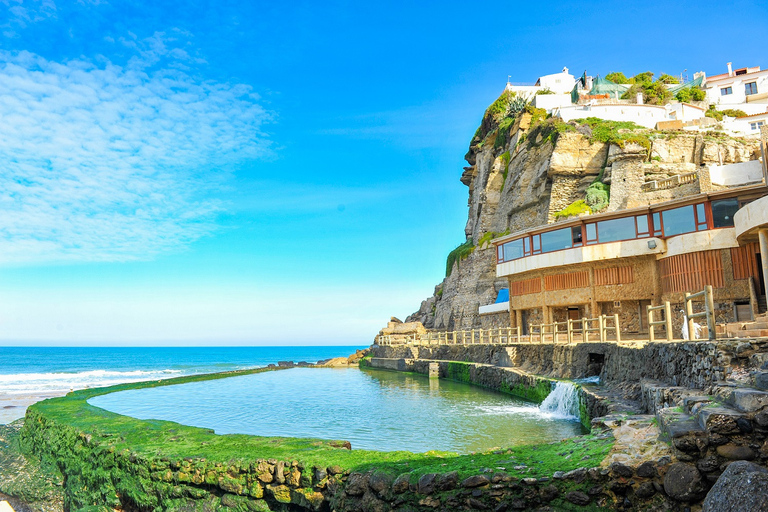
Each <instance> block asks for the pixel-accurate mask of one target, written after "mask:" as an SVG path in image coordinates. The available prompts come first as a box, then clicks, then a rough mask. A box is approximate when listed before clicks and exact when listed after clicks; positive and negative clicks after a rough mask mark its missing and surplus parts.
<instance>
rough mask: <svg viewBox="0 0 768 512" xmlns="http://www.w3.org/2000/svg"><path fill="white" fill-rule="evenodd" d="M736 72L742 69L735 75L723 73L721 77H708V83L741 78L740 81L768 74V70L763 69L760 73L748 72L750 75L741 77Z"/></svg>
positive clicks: (746, 74)
mask: <svg viewBox="0 0 768 512" xmlns="http://www.w3.org/2000/svg"><path fill="white" fill-rule="evenodd" d="M744 69H747V68H744ZM736 71H741V70H740V69H737V70H734V72H733V75H729V74H728V73H723V74H720V75H714V76H708V77H707V82H717V81H720V80H725V79H727V78H733V79H736V78H739V79H740V78H743V77H745V76H754V75H759V74H761V73H768V69H761V70H758V71H752V72H748V73H743V74H741V75H737V74H736Z"/></svg>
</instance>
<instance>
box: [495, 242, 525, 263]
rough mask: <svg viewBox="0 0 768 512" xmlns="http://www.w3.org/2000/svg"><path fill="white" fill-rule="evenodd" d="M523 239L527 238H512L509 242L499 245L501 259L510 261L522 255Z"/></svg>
mask: <svg viewBox="0 0 768 512" xmlns="http://www.w3.org/2000/svg"><path fill="white" fill-rule="evenodd" d="M523 240H528V238H525V239H522V238H521V239H520V240H512V241H511V242H507V243H505V244H504V245H502V246H501V249H503V253H502V258H501V259H502V260H503V261H511V260H516V259H517V258H522V257H523Z"/></svg>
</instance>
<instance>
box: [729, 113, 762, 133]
mask: <svg viewBox="0 0 768 512" xmlns="http://www.w3.org/2000/svg"><path fill="white" fill-rule="evenodd" d="M763 125H768V112H762V113H760V114H753V115H751V116H747V117H737V118H733V117H728V116H726V117H725V118H723V128H724V129H725V130H728V131H730V132H733V133H738V134H741V135H760V127H761V126H763Z"/></svg>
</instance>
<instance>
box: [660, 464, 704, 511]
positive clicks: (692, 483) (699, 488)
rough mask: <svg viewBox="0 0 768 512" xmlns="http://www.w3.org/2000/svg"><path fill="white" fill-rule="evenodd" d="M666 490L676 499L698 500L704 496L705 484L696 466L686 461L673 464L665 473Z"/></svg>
mask: <svg viewBox="0 0 768 512" xmlns="http://www.w3.org/2000/svg"><path fill="white" fill-rule="evenodd" d="M664 492H666V493H667V495H668V496H669V497H670V498H672V499H673V500H676V501H686V502H691V501H696V500H698V499H701V498H702V497H703V496H704V492H705V489H704V484H703V482H702V479H701V473H699V470H698V469H696V466H694V465H692V464H687V463H685V462H676V463H674V464H672V465H671V466H670V467H669V469H668V470H667V474H666V475H664Z"/></svg>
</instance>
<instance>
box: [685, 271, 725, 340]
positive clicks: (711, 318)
mask: <svg viewBox="0 0 768 512" xmlns="http://www.w3.org/2000/svg"><path fill="white" fill-rule="evenodd" d="M712 293H713V292H712V285H709V284H708V285H707V286H705V287H704V289H703V290H702V291H700V292H696V293H688V292H685V316H686V318H687V321H688V337H689V338H690V339H691V340H696V339H704V338H698V337H697V336H696V329H695V326H694V321H693V320H694V319H696V318H704V317H706V319H707V339H709V340H714V339H716V337H717V333H716V332H715V299H714V297H713V295H712ZM696 299H702V300H703V301H704V311H701V312H699V313H694V312H693V301H694V300H696Z"/></svg>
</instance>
